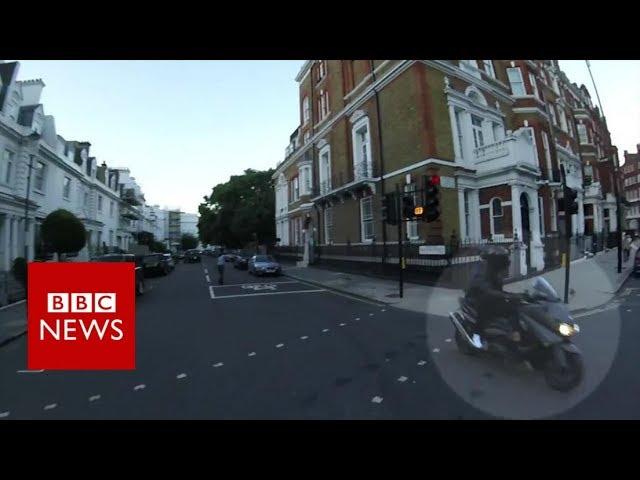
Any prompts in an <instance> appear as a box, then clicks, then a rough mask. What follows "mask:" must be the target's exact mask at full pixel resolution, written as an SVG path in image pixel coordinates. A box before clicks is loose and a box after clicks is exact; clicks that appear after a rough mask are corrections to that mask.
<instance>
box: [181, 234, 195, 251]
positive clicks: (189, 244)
mask: <svg viewBox="0 0 640 480" xmlns="http://www.w3.org/2000/svg"><path fill="white" fill-rule="evenodd" d="M180 246H181V247H182V249H183V250H191V249H192V248H196V247H197V246H198V239H197V238H196V237H195V236H194V235H191V234H190V233H183V234H182V237H181V238H180Z"/></svg>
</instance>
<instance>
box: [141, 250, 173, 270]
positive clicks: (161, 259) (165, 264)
mask: <svg viewBox="0 0 640 480" xmlns="http://www.w3.org/2000/svg"><path fill="white" fill-rule="evenodd" d="M143 262H144V270H145V272H149V273H156V274H160V275H167V274H168V273H169V272H170V271H171V270H172V267H171V265H170V264H169V260H168V259H167V257H166V256H165V255H164V254H163V253H150V254H149V255H145V256H144V260H143Z"/></svg>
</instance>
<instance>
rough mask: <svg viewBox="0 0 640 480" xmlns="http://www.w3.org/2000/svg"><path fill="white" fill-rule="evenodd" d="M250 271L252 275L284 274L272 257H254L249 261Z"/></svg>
mask: <svg viewBox="0 0 640 480" xmlns="http://www.w3.org/2000/svg"><path fill="white" fill-rule="evenodd" d="M248 270H249V273H250V274H252V275H281V274H282V267H281V266H280V264H279V263H278V262H277V261H276V259H275V258H273V257H272V256H271V255H254V256H253V257H251V260H249V267H248Z"/></svg>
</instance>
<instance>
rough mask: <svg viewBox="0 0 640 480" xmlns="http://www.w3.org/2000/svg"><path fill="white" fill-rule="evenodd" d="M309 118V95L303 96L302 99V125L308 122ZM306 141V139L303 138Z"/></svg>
mask: <svg viewBox="0 0 640 480" xmlns="http://www.w3.org/2000/svg"><path fill="white" fill-rule="evenodd" d="M310 118H311V108H310V105H309V96H308V95H307V96H305V97H304V98H303V99H302V122H303V125H306V124H307V123H309V119H310ZM305 143H306V140H305Z"/></svg>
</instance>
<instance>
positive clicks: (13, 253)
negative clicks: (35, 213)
mask: <svg viewBox="0 0 640 480" xmlns="http://www.w3.org/2000/svg"><path fill="white" fill-rule="evenodd" d="M11 224H12V225H13V226H12V227H11V230H12V232H13V233H12V236H13V238H12V239H11V259H10V261H11V263H13V261H14V260H15V259H16V258H17V257H18V256H19V255H20V253H19V250H18V232H19V230H20V228H19V227H20V224H19V221H18V217H12V219H11Z"/></svg>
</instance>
